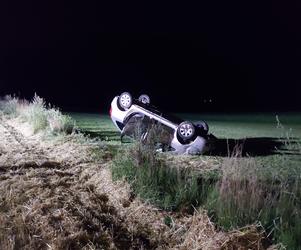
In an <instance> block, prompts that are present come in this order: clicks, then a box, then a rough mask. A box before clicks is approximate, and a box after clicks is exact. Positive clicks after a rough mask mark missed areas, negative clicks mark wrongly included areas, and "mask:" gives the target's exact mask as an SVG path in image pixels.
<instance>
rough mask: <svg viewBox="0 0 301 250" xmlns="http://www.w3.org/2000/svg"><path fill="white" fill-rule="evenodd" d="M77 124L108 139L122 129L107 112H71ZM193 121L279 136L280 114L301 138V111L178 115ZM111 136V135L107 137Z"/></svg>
mask: <svg viewBox="0 0 301 250" xmlns="http://www.w3.org/2000/svg"><path fill="white" fill-rule="evenodd" d="M69 114H70V115H71V116H72V118H74V119H75V120H76V122H77V125H78V126H79V127H80V128H81V129H83V130H85V131H90V132H95V133H94V135H97V133H98V135H99V136H100V137H101V138H103V139H105V140H107V141H108V142H112V141H116V140H117V139H118V130H117V129H116V128H115V126H114V124H113V123H112V121H111V119H110V117H109V116H108V115H104V114H92V113H69ZM177 115H178V116H179V117H181V118H183V119H188V120H191V121H198V120H205V121H206V122H207V123H208V125H209V129H210V132H211V133H213V134H214V135H215V136H216V137H218V138H233V139H239V138H246V137H277V138H278V137H279V135H280V134H279V128H277V121H276V115H278V117H279V120H280V122H281V124H282V125H283V126H284V127H285V128H286V129H292V133H293V135H294V136H296V137H299V138H301V113H280V114H276V113H275V114H273V113H265V114H229V115H227V114H204V115H198V114H177ZM106 136H107V137H106Z"/></svg>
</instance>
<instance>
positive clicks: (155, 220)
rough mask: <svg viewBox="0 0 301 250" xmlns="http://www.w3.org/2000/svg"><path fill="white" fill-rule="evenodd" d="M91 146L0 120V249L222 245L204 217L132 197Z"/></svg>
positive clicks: (223, 238) (221, 237)
mask: <svg viewBox="0 0 301 250" xmlns="http://www.w3.org/2000/svg"><path fill="white" fill-rule="evenodd" d="M95 147H96V146H95V145H92V144H89V143H79V142H78V138H76V137H74V136H66V137H62V138H57V139H51V140H49V139H48V140H47V139H45V135H43V134H37V135H33V133H32V132H31V131H30V129H29V127H28V126H27V125H26V124H23V123H20V122H19V121H18V120H9V121H7V120H3V119H1V120H0V193H1V196H0V249H20V248H22V249H37V248H39V249H220V248H221V245H222V244H223V243H225V242H226V241H229V239H230V237H229V236H227V235H226V234H224V233H217V232H216V231H215V229H214V226H213V225H212V223H211V222H210V220H209V218H208V216H207V215H206V213H204V212H199V213H196V214H195V215H194V216H184V215H180V214H175V213H174V214H171V213H167V212H164V211H159V210H158V209H156V208H154V207H152V206H149V205H146V204H145V203H143V202H141V201H140V200H139V199H138V198H133V196H132V194H131V192H130V189H129V187H128V185H127V184H125V183H113V182H112V180H111V175H110V171H109V168H108V167H107V166H108V164H109V161H108V160H99V159H98V160H95V159H93V157H92V156H91V149H94V150H95V149H96V150H97V148H95ZM98 150H100V149H98ZM106 159H107V157H106ZM166 216H170V217H172V218H173V223H172V226H171V227H170V226H169V227H168V226H167V225H165V223H164V218H166Z"/></svg>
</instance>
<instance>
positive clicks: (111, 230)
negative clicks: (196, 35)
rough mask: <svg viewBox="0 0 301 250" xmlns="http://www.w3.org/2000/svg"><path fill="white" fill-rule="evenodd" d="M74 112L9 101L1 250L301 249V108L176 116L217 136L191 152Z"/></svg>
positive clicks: (2, 147) (2, 116)
mask: <svg viewBox="0 0 301 250" xmlns="http://www.w3.org/2000/svg"><path fill="white" fill-rule="evenodd" d="M69 115H71V116H72V118H73V119H72V118H71V117H69V116H65V115H63V114H62V113H61V112H60V111H59V110H57V109H53V108H50V106H49V107H48V106H46V104H45V101H44V100H43V99H42V98H40V97H38V96H35V97H34V99H33V100H32V101H31V102H29V101H25V100H18V99H16V98H14V97H9V96H8V97H6V98H4V99H3V100H0V138H1V140H0V191H1V194H2V196H1V199H0V248H1V249H15V248H24V249H36V248H39V249H43V248H45V249H46V248H47V249H48V248H53V249H67V248H68V249H69V248H70V249H71V248H72V249H73V248H76V249H81V248H83V249H88V248H89V249H99V248H101V249H102V248H107V246H109V245H110V246H115V247H116V249H129V248H130V247H132V248H133V249H141V248H143V249H156V248H157V247H159V248H160V249H200V248H202V249H254V250H255V249H256V250H258V249H267V247H269V246H271V245H274V244H283V246H285V247H286V249H301V238H300V235H301V164H300V162H301V146H300V134H301V133H300V124H301V123H300V120H301V119H300V114H279V115H278V116H276V115H275V114H267V113H266V114H236V115H233V114H232V115H226V114H204V115H194V114H179V115H178V116H180V117H182V118H184V119H186V120H192V121H196V120H206V121H207V122H208V124H209V126H210V132H211V133H212V134H214V135H215V136H216V137H217V138H218V139H216V140H215V139H214V140H212V141H211V142H212V145H213V147H211V149H210V150H209V151H208V152H206V153H204V154H203V155H194V156H192V155H175V154H173V153H169V152H166V153H158V151H157V150H156V147H155V141H156V140H157V139H158V136H157V134H155V133H152V132H154V130H150V133H149V134H150V135H152V134H153V135H154V136H153V137H151V136H150V137H149V138H148V140H147V142H145V143H141V142H137V141H134V140H130V139H129V140H127V143H121V142H120V133H119V131H117V129H116V128H115V127H114V125H113V123H112V122H111V120H110V118H109V116H108V115H100V114H85V113H72V114H69ZM74 120H76V122H77V125H76V124H75V122H74ZM57 236H58V237H57ZM99 236H101V237H99ZM200 246H202V247H200ZM144 247H145V248H144ZM113 249H115V248H113ZM269 249H270V248H269ZM273 249H275V248H273Z"/></svg>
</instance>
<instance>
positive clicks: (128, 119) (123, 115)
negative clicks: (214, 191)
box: [110, 92, 209, 154]
mask: <svg viewBox="0 0 301 250" xmlns="http://www.w3.org/2000/svg"><path fill="white" fill-rule="evenodd" d="M110 116H111V119H112V121H113V123H114V124H115V126H116V127H117V128H118V129H119V130H120V131H121V141H122V138H123V136H125V135H128V136H133V137H135V136H136V137H137V136H138V137H140V138H141V139H142V140H143V141H145V140H147V137H148V136H149V134H150V128H152V127H154V125H155V126H156V127H157V128H158V127H160V133H158V130H157V132H155V133H157V136H158V137H159V139H160V142H161V143H162V144H163V145H167V146H168V147H169V148H170V149H171V150H173V151H175V152H176V153H180V154H183V153H186V154H201V153H203V152H204V151H205V150H206V142H207V139H208V136H209V135H208V131H209V127H208V125H207V123H206V122H204V121H200V122H195V123H192V122H190V121H184V120H182V119H180V118H178V117H174V116H171V115H169V114H165V113H162V112H161V111H159V110H158V109H157V108H156V107H155V106H153V105H151V104H150V98H149V96H147V95H141V96H140V97H139V98H138V99H134V98H133V97H132V96H131V94H130V93H128V92H124V93H122V94H121V95H119V96H115V97H114V99H113V101H112V103H111V108H110ZM162 131H163V132H162Z"/></svg>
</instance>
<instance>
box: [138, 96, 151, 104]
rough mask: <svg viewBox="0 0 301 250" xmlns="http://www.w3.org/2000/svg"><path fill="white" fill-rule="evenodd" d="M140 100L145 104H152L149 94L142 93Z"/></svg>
mask: <svg viewBox="0 0 301 250" xmlns="http://www.w3.org/2000/svg"><path fill="white" fill-rule="evenodd" d="M138 100H139V102H142V103H143V104H150V98H149V96H148V95H141V96H139V99H138Z"/></svg>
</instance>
